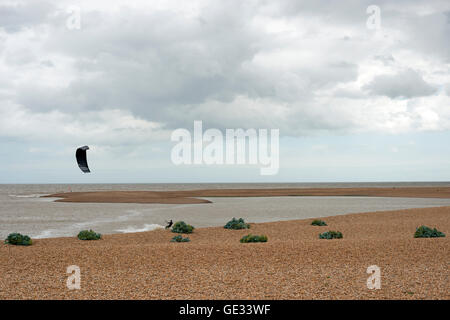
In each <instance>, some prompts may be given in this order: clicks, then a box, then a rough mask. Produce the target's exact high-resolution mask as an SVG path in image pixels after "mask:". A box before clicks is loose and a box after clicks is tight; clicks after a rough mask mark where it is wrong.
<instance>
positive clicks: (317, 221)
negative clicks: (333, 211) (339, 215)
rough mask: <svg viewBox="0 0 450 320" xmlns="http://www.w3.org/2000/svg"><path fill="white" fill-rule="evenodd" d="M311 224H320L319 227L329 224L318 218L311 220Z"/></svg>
mask: <svg viewBox="0 0 450 320" xmlns="http://www.w3.org/2000/svg"><path fill="white" fill-rule="evenodd" d="M311 225H312V226H319V227H321V226H326V225H327V224H326V223H325V221H323V220H320V219H316V220H314V221H313V222H311Z"/></svg>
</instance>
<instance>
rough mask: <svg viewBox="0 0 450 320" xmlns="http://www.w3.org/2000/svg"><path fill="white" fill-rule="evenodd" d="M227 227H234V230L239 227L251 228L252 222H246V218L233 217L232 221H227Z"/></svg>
mask: <svg viewBox="0 0 450 320" xmlns="http://www.w3.org/2000/svg"><path fill="white" fill-rule="evenodd" d="M224 228H225V229H232V230H239V229H250V224H249V223H245V221H244V219H242V218H239V219H236V218H233V219H231V220H230V221H228V222H227V224H226V225H225V226H224Z"/></svg>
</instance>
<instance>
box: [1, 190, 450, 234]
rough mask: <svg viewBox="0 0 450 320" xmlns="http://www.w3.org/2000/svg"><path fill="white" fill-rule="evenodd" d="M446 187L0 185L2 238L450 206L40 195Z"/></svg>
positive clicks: (362, 200) (402, 201) (368, 200)
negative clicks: (76, 199) (92, 199)
mask: <svg viewBox="0 0 450 320" xmlns="http://www.w3.org/2000/svg"><path fill="white" fill-rule="evenodd" d="M394 186H395V187H400V186H407V187H420V186H440V187H443V186H448V187H450V182H414V183H412V182H404V183H279V184H242V183H239V184H209V183H208V184H72V185H68V184H43V185H36V184H34V185H26V184H22V185H6V184H4V185H0V239H4V238H5V237H6V236H7V235H8V234H9V233H11V232H20V233H24V234H28V235H30V236H32V237H34V238H49V237H61V236H75V235H76V234H77V233H78V232H79V231H80V230H83V229H94V230H96V231H97V232H101V233H106V234H107V233H123V232H139V231H148V230H153V229H156V228H161V227H162V226H164V225H165V221H166V220H169V219H173V220H175V221H176V220H184V221H186V222H188V223H190V224H192V225H194V226H196V227H206V226H221V225H224V224H225V223H226V222H227V221H228V220H229V219H231V218H232V217H242V218H244V219H246V220H247V221H249V222H269V221H278V220H291V219H304V218H315V217H325V216H332V215H339V214H346V213H356V212H371V211H382V210H395V209H407V208H419V207H422V208H424V207H435V206H447V205H450V199H421V198H419V199H413V198H382V197H271V198H207V199H210V200H211V201H213V203H209V204H183V205H173V204H119V203H118V204H107V203H63V202H53V200H55V199H52V198H40V196H42V195H46V194H51V193H57V192H67V191H69V190H72V191H99V190H189V189H211V188H216V189H222V188H288V187H290V188H292V187H298V188H302V187H305V188H311V187H314V188H330V187H394Z"/></svg>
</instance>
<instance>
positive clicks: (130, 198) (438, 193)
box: [43, 187, 450, 204]
mask: <svg viewBox="0 0 450 320" xmlns="http://www.w3.org/2000/svg"><path fill="white" fill-rule="evenodd" d="M283 196H286V197H287V196H354V197H356V196H361V197H402V198H442V199H449V198H450V187H392V188H271V189H202V190H181V191H89V192H65V193H55V194H50V195H45V196H43V197H51V198H60V199H58V200H55V201H57V202H85V203H86V202H89V203H160V204H200V203H210V202H211V201H209V200H206V199H201V198H204V197H283Z"/></svg>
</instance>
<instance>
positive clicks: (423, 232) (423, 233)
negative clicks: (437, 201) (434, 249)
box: [414, 226, 445, 238]
mask: <svg viewBox="0 0 450 320" xmlns="http://www.w3.org/2000/svg"><path fill="white" fill-rule="evenodd" d="M439 237H445V233H443V232H440V231H438V230H437V229H436V228H434V229H431V228H428V227H427V226H420V227H418V228H417V229H416V232H415V233H414V238H439Z"/></svg>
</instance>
